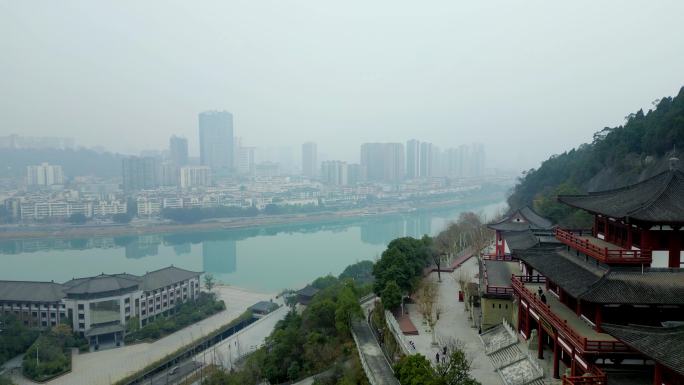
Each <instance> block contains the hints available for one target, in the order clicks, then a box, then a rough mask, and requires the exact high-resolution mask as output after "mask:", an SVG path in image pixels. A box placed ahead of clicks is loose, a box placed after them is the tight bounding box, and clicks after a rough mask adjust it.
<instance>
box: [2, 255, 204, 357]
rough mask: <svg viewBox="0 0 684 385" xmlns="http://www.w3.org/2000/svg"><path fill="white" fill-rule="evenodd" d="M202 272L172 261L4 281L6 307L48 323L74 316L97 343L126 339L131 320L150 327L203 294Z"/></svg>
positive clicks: (27, 320) (29, 321)
mask: <svg viewBox="0 0 684 385" xmlns="http://www.w3.org/2000/svg"><path fill="white" fill-rule="evenodd" d="M200 274H201V273H200V272H194V271H189V270H184V269H181V268H178V267H174V266H169V267H165V268H163V269H159V270H155V271H151V272H148V273H146V274H145V275H143V276H137V275H132V274H126V273H123V274H104V273H103V274H101V275H98V276H94V277H85V278H74V279H72V280H70V281H67V282H65V283H63V284H59V283H55V282H25V281H0V311H1V312H2V313H4V314H14V315H15V316H16V317H17V318H19V319H20V320H21V321H22V322H23V323H24V324H25V325H27V326H29V327H34V328H47V327H52V326H55V325H57V324H58V323H60V322H64V321H68V320H70V322H71V326H72V327H73V330H74V332H76V333H80V334H82V335H83V336H85V337H87V338H88V339H89V341H90V343H91V345H93V346H98V345H100V344H101V343H103V342H105V341H106V342H109V343H114V344H116V345H119V344H121V343H122V342H123V337H124V333H125V330H126V324H127V323H128V322H131V321H130V320H131V319H134V320H136V321H137V322H139V325H140V326H145V325H146V324H147V323H148V322H149V321H150V320H151V319H154V318H156V317H158V316H160V315H161V316H167V315H169V314H172V313H173V310H174V308H175V307H176V306H177V305H178V304H181V303H183V302H186V301H189V300H195V299H197V297H198V296H199V293H200Z"/></svg>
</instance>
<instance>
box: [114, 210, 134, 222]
mask: <svg viewBox="0 0 684 385" xmlns="http://www.w3.org/2000/svg"><path fill="white" fill-rule="evenodd" d="M132 219H133V218H132V217H131V216H130V215H129V214H127V213H119V214H114V215H113V216H112V220H113V221H114V223H120V224H126V223H130V222H131V220H132Z"/></svg>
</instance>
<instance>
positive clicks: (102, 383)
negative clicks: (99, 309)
mask: <svg viewBox="0 0 684 385" xmlns="http://www.w3.org/2000/svg"><path fill="white" fill-rule="evenodd" d="M214 291H215V292H216V293H217V295H218V296H219V298H221V299H223V300H224V301H225V302H226V310H224V311H222V312H220V313H218V314H215V315H213V316H211V317H209V318H207V319H205V320H202V321H200V322H198V323H196V324H194V325H191V326H188V327H186V328H185V329H182V330H179V331H177V332H176V333H173V334H171V335H169V336H166V337H164V338H162V339H160V340H158V341H155V342H154V343H141V344H134V345H127V346H124V347H121V348H117V349H110V350H102V351H98V352H94V353H86V354H79V355H75V356H73V360H72V371H71V373H68V374H66V375H64V376H61V377H58V378H56V379H54V380H52V381H49V382H47V384H49V385H72V384H73V385H106V384H112V383H114V382H116V381H117V380H119V379H121V378H123V377H125V376H127V375H129V374H132V373H135V372H137V371H139V370H141V369H143V368H145V366H147V365H149V364H151V363H153V362H155V361H157V360H159V359H161V358H163V357H164V356H166V355H168V354H171V353H173V352H175V351H176V350H177V349H179V348H180V347H182V346H185V345H187V344H189V343H190V342H192V341H194V340H196V339H199V338H201V337H203V336H205V335H208V334H210V333H211V332H212V331H214V330H216V329H218V328H220V327H221V326H223V325H225V324H227V323H229V322H230V321H231V320H233V319H235V318H237V317H238V316H239V315H240V314H242V313H243V312H244V311H245V310H247V308H248V307H250V306H251V305H254V304H255V303H257V302H259V301H267V300H269V299H271V298H274V297H275V295H274V294H262V293H254V292H250V291H247V290H243V289H239V288H235V287H231V286H219V287H216V288H215V289H214ZM12 381H14V383H15V384H17V385H28V384H35V383H34V382H32V381H29V380H27V379H26V378H24V377H22V376H21V375H15V376H13V377H12Z"/></svg>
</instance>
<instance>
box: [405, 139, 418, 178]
mask: <svg viewBox="0 0 684 385" xmlns="http://www.w3.org/2000/svg"><path fill="white" fill-rule="evenodd" d="M406 176H407V177H408V178H411V179H413V178H418V177H419V176H420V142H419V141H417V140H415V139H411V140H409V141H408V142H406Z"/></svg>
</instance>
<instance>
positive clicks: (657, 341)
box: [601, 323, 684, 375]
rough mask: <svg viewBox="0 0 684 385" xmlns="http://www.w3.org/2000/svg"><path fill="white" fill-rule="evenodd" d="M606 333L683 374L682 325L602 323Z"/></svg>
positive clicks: (683, 332) (683, 347)
mask: <svg viewBox="0 0 684 385" xmlns="http://www.w3.org/2000/svg"><path fill="white" fill-rule="evenodd" d="M601 328H602V329H604V330H605V331H606V332H608V334H610V335H612V336H613V337H615V338H617V339H618V340H620V341H622V342H624V343H625V344H627V345H628V346H629V347H631V348H632V349H634V350H636V351H639V352H641V353H642V354H644V355H645V356H648V357H650V358H652V359H654V360H655V361H658V362H659V363H661V364H662V365H664V366H667V367H668V368H670V369H672V370H674V371H675V372H677V373H679V374H682V375H684V354H682V352H684V326H678V327H671V328H664V327H649V326H632V325H630V326H623V325H611V324H605V323H604V324H602V325H601Z"/></svg>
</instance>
